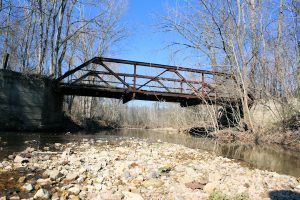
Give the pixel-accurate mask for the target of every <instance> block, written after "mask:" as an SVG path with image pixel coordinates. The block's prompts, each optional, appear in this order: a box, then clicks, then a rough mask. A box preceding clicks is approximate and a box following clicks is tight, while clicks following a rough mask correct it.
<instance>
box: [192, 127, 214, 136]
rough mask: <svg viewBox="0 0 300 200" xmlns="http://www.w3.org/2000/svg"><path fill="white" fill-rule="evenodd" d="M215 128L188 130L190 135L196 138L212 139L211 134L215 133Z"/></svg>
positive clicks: (193, 128)
mask: <svg viewBox="0 0 300 200" xmlns="http://www.w3.org/2000/svg"><path fill="white" fill-rule="evenodd" d="M214 131H215V128H212V127H192V128H190V129H189V130H188V133H189V134H190V135H192V136H196V137H209V138H212V135H211V134H210V133H212V132H214Z"/></svg>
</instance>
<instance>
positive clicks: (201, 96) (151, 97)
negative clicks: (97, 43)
mask: <svg viewBox="0 0 300 200" xmlns="http://www.w3.org/2000/svg"><path fill="white" fill-rule="evenodd" d="M56 81H57V91H58V92H60V93H62V94H64V95H77V96H93V97H107V98H115V99H120V100H122V101H123V103H126V102H128V101H130V100H134V99H136V100H147V101H165V102H177V103H180V105H181V106H191V105H198V104H216V105H228V104H234V105H237V104H240V98H239V97H238V95H235V94H234V93H236V92H235V91H237V90H236V87H237V84H236V81H235V78H234V76H233V75H232V74H228V73H222V72H217V71H209V70H201V69H194V68H185V67H177V66H170V65H162V64H154V63H147V62H137V61H129V60H121V59H114V58H104V57H94V58H93V59H91V60H88V61H86V62H85V63H83V64H81V65H80V66H78V67H76V68H74V69H72V70H69V71H67V72H66V73H65V74H64V75H62V76H61V77H59V78H57V79H56Z"/></svg>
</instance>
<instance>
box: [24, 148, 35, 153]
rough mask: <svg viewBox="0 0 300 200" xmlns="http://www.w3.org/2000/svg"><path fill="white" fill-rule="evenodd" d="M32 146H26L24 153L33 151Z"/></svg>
mask: <svg viewBox="0 0 300 200" xmlns="http://www.w3.org/2000/svg"><path fill="white" fill-rule="evenodd" d="M34 150H35V149H34V148H33V147H27V148H26V149H25V151H24V152H25V153H32V152H34Z"/></svg>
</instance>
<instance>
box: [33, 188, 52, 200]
mask: <svg viewBox="0 0 300 200" xmlns="http://www.w3.org/2000/svg"><path fill="white" fill-rule="evenodd" d="M50 197H51V194H50V192H49V191H48V190H46V189H39V190H38V191H37V192H36V193H35V195H34V197H33V198H34V199H50Z"/></svg>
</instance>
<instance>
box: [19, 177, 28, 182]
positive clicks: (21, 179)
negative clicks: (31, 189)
mask: <svg viewBox="0 0 300 200" xmlns="http://www.w3.org/2000/svg"><path fill="white" fill-rule="evenodd" d="M25 180H26V177H25V176H21V177H20V178H19V179H18V182H19V183H24V182H25Z"/></svg>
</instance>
